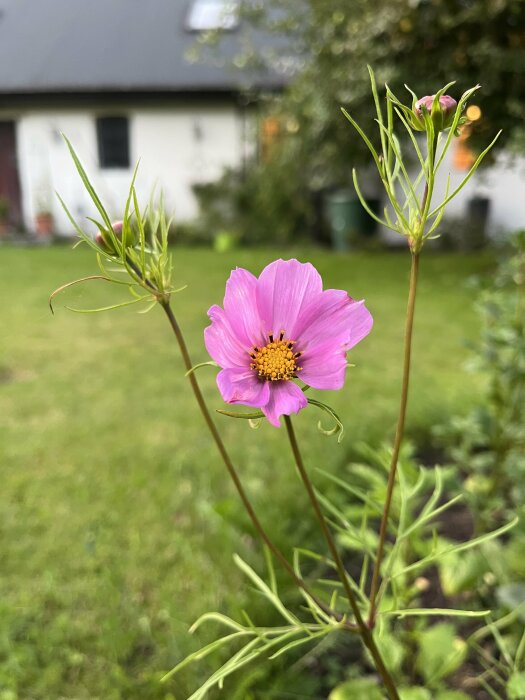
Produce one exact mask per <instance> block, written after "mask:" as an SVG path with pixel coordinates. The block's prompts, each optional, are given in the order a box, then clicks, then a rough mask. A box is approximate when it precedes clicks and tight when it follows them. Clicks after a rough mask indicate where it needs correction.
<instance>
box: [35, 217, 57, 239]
mask: <svg viewBox="0 0 525 700" xmlns="http://www.w3.org/2000/svg"><path fill="white" fill-rule="evenodd" d="M53 226H54V222H53V216H52V214H46V213H42V214H37V215H36V220H35V231H36V233H37V235H38V236H42V237H44V236H45V237H49V236H51V234H52V233H53Z"/></svg>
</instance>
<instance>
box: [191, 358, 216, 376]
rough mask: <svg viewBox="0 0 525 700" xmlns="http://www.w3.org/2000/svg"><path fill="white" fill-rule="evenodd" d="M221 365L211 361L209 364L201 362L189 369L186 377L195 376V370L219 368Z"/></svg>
mask: <svg viewBox="0 0 525 700" xmlns="http://www.w3.org/2000/svg"><path fill="white" fill-rule="evenodd" d="M218 366H219V365H218V364H217V363H216V362H213V361H212V360H210V361H209V362H199V364H197V365H193V367H192V368H191V369H189V370H188V371H187V372H186V373H185V374H184V376H185V377H189V375H190V374H193V373H194V372H195V370H197V369H200V368H201V367H216V368H217V367H218Z"/></svg>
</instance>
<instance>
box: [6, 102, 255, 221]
mask: <svg viewBox="0 0 525 700" xmlns="http://www.w3.org/2000/svg"><path fill="white" fill-rule="evenodd" d="M111 114H117V115H124V114H125V115H127V116H128V117H129V128H130V168H129V169H102V168H100V166H99V162H98V152H97V135H96V122H95V120H96V117H97V116H104V115H111ZM243 122H244V116H243V114H242V113H241V112H240V111H239V110H238V109H237V108H236V107H235V106H234V105H233V104H231V103H230V104H228V103H224V104H217V105H213V106H202V105H192V106H172V107H159V108H142V109H133V110H124V109H122V108H116V109H115V110H111V109H105V111H104V112H103V113H99V112H97V111H86V110H80V109H78V110H73V109H63V110H59V109H56V110H52V111H51V110H49V111H35V110H33V111H28V112H27V113H25V114H19V115H18V116H17V150H18V164H19V174H20V182H21V190H22V210H23V218H24V223H25V226H26V228H27V229H28V230H32V229H33V228H34V221H35V216H36V213H37V212H38V210H39V209H48V210H51V211H52V213H53V216H54V219H55V226H56V230H57V232H58V233H60V234H63V235H67V234H70V233H73V230H72V226H71V224H70V223H69V221H68V219H67V217H66V215H65V213H64V212H63V210H62V208H61V206H60V203H59V202H58V200H57V198H56V196H55V194H54V193H55V191H56V192H58V193H59V194H60V195H61V197H62V198H63V199H64V201H65V202H66V203H67V205H68V207H69V208H70V211H71V212H72V214H73V215H74V216H75V217H78V218H79V219H85V217H86V216H93V215H94V209H93V205H92V203H91V201H90V199H89V196H88V194H87V193H86V192H85V190H84V187H83V185H82V182H81V180H80V179H79V177H78V174H77V172H76V170H75V167H74V164H73V162H72V160H71V157H70V155H69V152H68V150H67V147H66V144H65V143H64V141H63V139H62V137H61V133H64V134H66V135H67V137H68V138H69V140H70V141H71V143H72V144H73V146H74V148H75V150H76V152H77V154H78V155H79V157H80V159H81V161H82V163H83V165H84V167H85V168H86V170H87V172H88V174H89V176H90V178H91V180H92V182H93V184H94V186H95V188H96V189H97V192H98V193H99V195H100V196H101V198H102V199H103V201H104V204H105V205H106V207H107V208H108V210H109V212H110V214H111V216H112V217H115V218H119V217H121V215H122V211H123V208H124V205H125V201H126V197H127V193H128V188H129V183H130V180H131V177H132V173H133V168H134V165H135V163H136V162H137V161H138V160H139V158H140V166H139V174H138V179H137V192H138V194H139V199H140V201H141V202H144V203H147V202H148V200H149V197H150V193H151V192H152V190H153V188H154V187H155V188H156V191H157V192H158V191H159V190H162V191H163V192H164V197H165V203H166V208H167V209H168V210H169V211H172V212H173V214H174V216H175V220H176V221H177V220H178V221H185V220H189V219H191V218H193V217H194V216H195V215H196V213H197V203H196V200H195V197H194V194H193V191H192V187H193V185H196V184H202V183H206V182H210V181H213V180H216V179H217V178H218V177H219V176H220V175H221V173H222V171H223V169H224V168H225V167H226V166H237V165H240V164H241V162H242V159H243V156H244V150H245V148H246V144H245V138H244V133H245V125H244V123H243ZM88 226H89V224H88Z"/></svg>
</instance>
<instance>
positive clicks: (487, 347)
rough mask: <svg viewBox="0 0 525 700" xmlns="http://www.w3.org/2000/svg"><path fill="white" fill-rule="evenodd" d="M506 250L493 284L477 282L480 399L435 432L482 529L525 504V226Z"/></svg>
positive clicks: (475, 363) (476, 366)
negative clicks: (481, 375) (458, 470)
mask: <svg viewBox="0 0 525 700" xmlns="http://www.w3.org/2000/svg"><path fill="white" fill-rule="evenodd" d="M510 247H511V254H510V255H509V256H508V257H506V258H505V259H504V260H503V261H502V262H501V264H500V266H499V268H498V270H497V271H496V273H495V275H494V277H493V278H491V280H490V282H485V283H483V284H481V283H479V285H480V290H479V300H478V302H477V305H476V306H477V309H478V312H479V314H480V316H481V319H482V323H483V329H482V334H481V340H480V342H479V343H478V344H477V346H475V347H474V350H475V355H474V357H473V358H472V360H471V362H470V365H471V368H472V369H475V370H476V371H482V372H484V374H485V375H486V377H487V387H486V391H485V396H484V400H483V401H482V402H481V403H480V404H479V405H478V406H477V407H476V408H474V409H473V411H472V412H471V413H470V414H469V415H467V416H458V417H455V418H453V419H452V420H451V421H450V423H449V424H448V425H447V426H445V427H439V428H438V429H437V431H436V432H437V435H438V437H439V438H440V439H441V440H442V442H443V444H444V445H445V446H446V448H447V450H448V454H449V456H450V457H451V458H452V459H453V460H454V462H455V463H456V464H457V465H459V467H460V468H461V470H462V472H463V473H464V474H466V475H467V476H468V479H467V482H466V490H467V492H468V494H469V497H470V502H471V505H472V508H473V511H474V514H475V517H476V519H477V521H478V524H479V525H480V527H481V528H483V526H484V524H487V523H493V522H494V521H495V520H504V519H505V518H506V517H508V514H509V513H515V512H516V510H518V512H523V507H524V506H523V504H524V503H525V449H524V448H525V231H519V232H518V233H516V234H515V235H514V236H513V237H512V239H511V241H510Z"/></svg>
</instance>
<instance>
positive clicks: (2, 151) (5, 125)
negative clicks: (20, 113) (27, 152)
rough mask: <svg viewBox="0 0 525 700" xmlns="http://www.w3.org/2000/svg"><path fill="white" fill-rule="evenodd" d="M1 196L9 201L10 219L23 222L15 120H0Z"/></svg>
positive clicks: (14, 222) (18, 222) (17, 224)
mask: <svg viewBox="0 0 525 700" xmlns="http://www.w3.org/2000/svg"><path fill="white" fill-rule="evenodd" d="M0 196H1V197H6V198H7V200H8V201H9V221H10V222H11V223H12V224H14V225H15V226H19V225H20V223H21V218H22V217H21V206H20V180H19V179H18V163H17V158H16V134H15V123H14V122H13V121H9V122H2V121H0Z"/></svg>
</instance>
